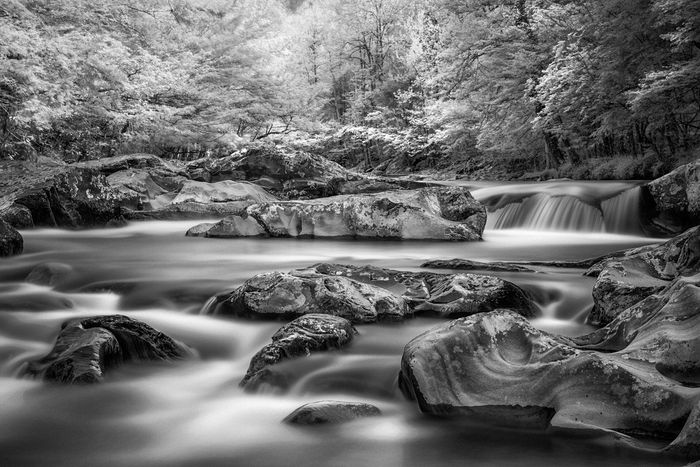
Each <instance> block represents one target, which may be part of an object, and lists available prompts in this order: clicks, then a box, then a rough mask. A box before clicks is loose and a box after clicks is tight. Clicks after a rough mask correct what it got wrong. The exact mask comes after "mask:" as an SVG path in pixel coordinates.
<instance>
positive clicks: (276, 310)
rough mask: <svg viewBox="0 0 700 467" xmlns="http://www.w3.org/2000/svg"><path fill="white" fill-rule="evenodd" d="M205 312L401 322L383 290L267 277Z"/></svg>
mask: <svg viewBox="0 0 700 467" xmlns="http://www.w3.org/2000/svg"><path fill="white" fill-rule="evenodd" d="M205 313H211V314H220V315H229V316H243V317H248V318H262V319H292V318H296V317H298V316H302V315H307V314H311V313H323V314H329V315H335V316H340V317H343V318H346V319H348V320H350V321H352V322H353V323H372V322H375V321H379V320H401V319H403V318H404V317H405V315H406V314H410V311H409V308H408V306H407V304H406V302H405V301H404V300H403V299H402V298H400V297H397V296H395V295H393V294H391V293H389V292H388V291H386V290H384V289H382V288H380V287H375V286H372V285H368V284H363V283H361V282H358V281H354V280H352V279H348V278H346V277H334V276H327V275H323V274H316V273H309V272H298V271H294V272H292V273H281V272H272V273H267V274H260V275H257V276H255V277H253V278H251V279H249V280H247V281H246V282H245V283H244V284H243V285H242V286H241V287H239V288H238V289H236V290H234V291H233V292H231V293H224V294H221V295H219V296H217V297H215V299H214V300H213V301H212V302H211V303H210V305H209V307H208V309H207V310H205Z"/></svg>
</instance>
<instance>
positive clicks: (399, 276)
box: [307, 263, 538, 319]
mask: <svg viewBox="0 0 700 467" xmlns="http://www.w3.org/2000/svg"><path fill="white" fill-rule="evenodd" d="M307 271H312V272H314V273H320V274H325V275H329V276H334V277H347V278H349V279H353V280H355V281H358V282H364V283H366V284H369V285H373V286H376V287H381V288H384V289H386V290H388V291H389V292H392V293H394V294H396V295H398V296H399V297H401V298H402V299H403V300H404V301H405V302H406V303H408V306H409V308H410V309H411V310H412V311H413V312H414V313H416V314H421V315H430V316H437V317H441V318H447V319H453V318H460V317H463V316H469V315H472V314H475V313H482V312H487V311H491V310H495V309H497V308H511V309H514V310H518V312H519V313H520V314H522V315H523V316H527V317H532V316H535V314H536V313H537V311H538V308H537V305H535V304H534V302H533V301H532V299H531V298H530V296H529V295H528V294H527V293H526V292H525V291H524V290H522V289H521V288H520V287H518V286H517V285H515V284H513V283H512V282H508V281H505V280H503V279H500V278H498V277H494V276H483V275H479V274H438V273H432V272H409V271H395V270H392V269H383V268H378V267H375V266H351V265H342V264H328V263H320V264H317V265H315V266H312V267H311V268H309V269H307Z"/></svg>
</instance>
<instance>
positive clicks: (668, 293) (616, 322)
mask: <svg viewBox="0 0 700 467" xmlns="http://www.w3.org/2000/svg"><path fill="white" fill-rule="evenodd" d="M571 343H572V344H573V345H575V346H576V347H578V348H581V349H587V350H598V351H602V352H616V354H617V355H620V356H624V357H627V358H631V359H635V360H639V361H644V362H648V363H651V364H653V365H654V366H655V367H656V369H657V370H658V371H659V372H660V373H662V374H663V375H665V376H667V377H669V378H672V379H675V380H677V381H680V382H682V383H685V384H690V385H696V386H697V385H700V274H697V275H695V276H692V277H679V278H678V279H676V280H675V281H674V282H672V283H671V285H669V286H668V287H667V288H665V289H664V290H663V291H661V292H658V293H655V294H653V295H650V296H648V297H647V298H645V299H644V300H642V301H640V302H639V303H636V304H635V305H632V306H631V307H629V308H627V309H626V310H624V311H622V312H621V313H620V314H618V315H617V316H616V317H615V319H613V320H612V322H610V323H609V324H608V325H606V326H605V327H603V328H601V329H598V330H596V331H594V332H593V333H591V334H588V335H585V336H581V337H577V338H572V339H571Z"/></svg>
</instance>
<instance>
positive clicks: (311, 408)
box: [282, 401, 382, 425]
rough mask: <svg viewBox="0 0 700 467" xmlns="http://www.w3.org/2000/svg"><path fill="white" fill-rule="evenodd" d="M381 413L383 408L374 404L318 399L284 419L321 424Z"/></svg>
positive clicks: (293, 422)
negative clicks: (380, 408)
mask: <svg viewBox="0 0 700 467" xmlns="http://www.w3.org/2000/svg"><path fill="white" fill-rule="evenodd" d="M381 414H382V412H381V410H379V409H378V408H377V407H375V406H374V405H371V404H365V403H362V402H345V401H318V402H311V403H309V404H305V405H302V406H301V407H299V408H298V409H296V410H295V411H294V412H292V413H290V414H289V415H287V416H286V417H285V419H284V420H282V421H283V422H285V423H291V424H295V425H319V424H325V423H344V422H349V421H351V420H355V419H358V418H363V417H376V416H378V415H381Z"/></svg>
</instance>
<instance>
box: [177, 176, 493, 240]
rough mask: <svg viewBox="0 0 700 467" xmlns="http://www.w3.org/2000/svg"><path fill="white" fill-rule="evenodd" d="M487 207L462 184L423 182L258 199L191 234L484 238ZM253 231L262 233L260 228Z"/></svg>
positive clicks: (427, 238) (443, 238)
mask: <svg viewBox="0 0 700 467" xmlns="http://www.w3.org/2000/svg"><path fill="white" fill-rule="evenodd" d="M485 224H486V210H485V208H484V207H483V206H482V205H481V204H480V203H479V202H478V201H476V200H475V199H474V198H473V197H472V196H471V194H470V193H469V191H467V190H466V189H463V188H459V187H440V188H423V189H419V190H411V191H389V192H382V193H375V194H364V195H342V196H334V197H330V198H321V199H315V200H313V201H286V202H276V203H262V204H254V205H252V206H250V207H248V208H247V209H246V210H245V212H243V213H241V214H240V215H237V216H232V218H229V219H227V220H224V221H222V222H220V223H219V224H216V225H214V226H198V227H196V228H195V229H192V230H190V231H189V232H188V235H191V236H193V235H197V236H209V235H208V231H209V230H208V229H209V228H211V229H213V230H215V232H216V234H215V235H212V236H217V237H231V238H235V237H245V236H250V235H251V234H250V232H259V231H264V235H266V236H270V237H287V238H289V237H297V238H326V237H329V238H385V239H407V240H452V241H474V240H480V239H481V235H482V233H483V231H484V226H485ZM255 235H258V234H257V233H256V234H255Z"/></svg>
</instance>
